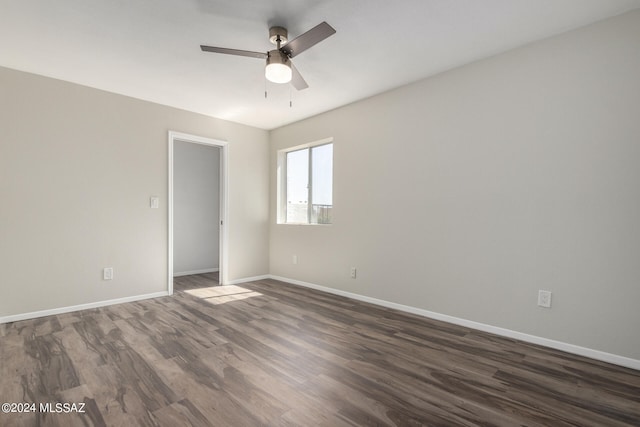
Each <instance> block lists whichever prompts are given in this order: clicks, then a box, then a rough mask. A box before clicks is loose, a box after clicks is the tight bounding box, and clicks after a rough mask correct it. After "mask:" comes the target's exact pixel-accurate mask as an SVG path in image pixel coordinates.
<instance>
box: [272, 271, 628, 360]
mask: <svg viewBox="0 0 640 427" xmlns="http://www.w3.org/2000/svg"><path fill="white" fill-rule="evenodd" d="M270 278H271V279H274V280H279V281H281V282H286V283H290V284H292V285H298V286H303V287H306V288H311V289H316V290H319V291H322V292H327V293H330V294H334V295H340V296H343V297H346V298H351V299H354V300H358V301H364V302H368V303H371V304H375V305H379V306H382V307H388V308H393V309H396V310H399V311H404V312H407V313H411V314H417V315H418V316H423V317H427V318H430V319H435V320H441V321H443V322H448V323H452V324H454V325H459V326H464V327H466V328H471V329H477V330H479V331H484V332H489V333H492V334H496V335H500V336H503V337H507V338H513V339H517V340H520V341H525V342H528V343H532V344H538V345H541V346H544V347H549V348H553V349H556V350H561V351H565V352H567V353H572V354H577V355H579V356H584V357H588V358H590V359H595V360H600V361H603V362H607V363H612V364H614V365H619V366H624V367H626V368H631V369H636V370H640V360H636V359H631V358H629V357H625V356H619V355H617V354H611V353H606V352H604V351H600V350H594V349H591V348H586V347H580V346H577V345H574V344H569V343H565V342H562V341H555V340H552V339H548V338H542V337H538V336H535V335H529V334H525V333H522V332H517V331H512V330H510V329H505V328H500V327H497V326H492V325H487V324H484V323H479V322H474V321H471V320H466V319H461V318H459V317H454V316H449V315H446V314H441V313H436V312H433V311H429V310H423V309H421V308H416V307H411V306H408V305H402V304H397V303H394V302H389V301H385V300H381V299H377V298H371V297H367V296H364V295H359V294H355V293H351V292H346V291H341V290H339V289H333V288H329V287H326V286H321V285H316V284H314V283H309V282H303V281H301V280H295V279H289V278H287V277H281V276H274V275H271V276H270Z"/></svg>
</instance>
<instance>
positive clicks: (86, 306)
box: [0, 291, 169, 323]
mask: <svg viewBox="0 0 640 427" xmlns="http://www.w3.org/2000/svg"><path fill="white" fill-rule="evenodd" d="M167 295H169V293H168V292H167V291H162V292H154V293H152V294H144V295H135V296H132V297H124V298H116V299H110V300H106V301H97V302H91V303H88V304H79V305H72V306H69V307H60V308H52V309H49V310H41V311H32V312H31V313H22V314H14V315H11V316H4V317H0V323H9V322H17V321H18V320H28V319H35V318H37V317H44V316H52V315H55V314H62V313H70V312H72V311H79V310H88V309H90V308H98V307H105V306H107V305H114V304H122V303H125V302H134V301H141V300H145V299H149V298H158V297H164V296H167Z"/></svg>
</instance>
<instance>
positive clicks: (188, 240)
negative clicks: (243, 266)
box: [173, 141, 220, 276]
mask: <svg viewBox="0 0 640 427" xmlns="http://www.w3.org/2000/svg"><path fill="white" fill-rule="evenodd" d="M173 150H174V151H173V167H174V169H173V271H174V273H173V274H174V276H178V275H184V274H189V273H191V274H194V273H195V272H203V271H211V270H216V269H219V267H220V265H219V260H220V226H219V224H220V148H218V147H212V146H208V145H202V144H193V143H188V142H182V141H176V142H175V144H174V149H173Z"/></svg>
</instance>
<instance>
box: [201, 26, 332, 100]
mask: <svg viewBox="0 0 640 427" xmlns="http://www.w3.org/2000/svg"><path fill="white" fill-rule="evenodd" d="M335 32H336V30H334V29H333V27H332V26H331V25H329V24H327V23H326V22H322V23H320V24H318V25H316V26H315V27H313V28H312V29H310V30H309V31H307V32H306V33H303V34H301V35H299V36H298V37H296V38H295V39H293V40H291V41H289V42H288V40H289V38H288V37H289V34H288V32H287V29H286V28H284V27H271V28H270V29H269V41H270V42H271V43H273V44H275V45H276V48H275V49H273V50H270V51H268V52H266V53H263V52H252V51H248V50H238V49H227V48H224V47H214V46H204V45H200V49H202V50H203V51H204V52H214V53H225V54H228V55H238V56H249V57H252V58H259V59H266V60H267V65H266V68H265V77H266V78H267V80H269V81H271V82H274V83H289V82H291V84H292V85H293V87H295V88H296V89H298V90H302V89H306V88H308V87H309V85H308V84H307V82H306V81H305V80H304V79H303V78H302V76H301V75H300V73H299V72H298V70H297V69H296V67H294V66H293V63H292V62H291V58H293V57H295V56H297V55H300V54H301V53H302V52H304V51H305V50H307V49H309V48H310V47H313V46H315V45H316V44H318V43H320V42H321V41H322V40H324V39H326V38H327V37H329V36H331V35H333V34H335Z"/></svg>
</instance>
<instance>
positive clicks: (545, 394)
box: [0, 275, 640, 427]
mask: <svg viewBox="0 0 640 427" xmlns="http://www.w3.org/2000/svg"><path fill="white" fill-rule="evenodd" d="M212 279H214V276H212V275H208V276H207V275H201V276H198V277H194V276H192V277H183V278H178V279H176V283H175V290H176V294H175V295H174V296H172V297H164V298H158V299H153V300H146V301H141V302H135V303H128V304H121V305H116V306H110V307H105V308H99V309H94V310H86V311H81V312H75V313H67V314H61V315H57V316H50V317H46V318H40V319H34V320H28V321H21V322H15V323H9V324H5V325H0V351H1V353H0V361H1V371H0V374H1V375H0V396H1V397H0V401H1V402H28V403H31V402H33V403H36V404H38V405H39V404H40V403H46V402H62V403H65V402H66V403H84V404H85V413H84V414H64V413H51V412H48V413H47V412H36V413H23V414H16V413H9V414H4V413H0V425H1V426H14V425H15V426H36V425H41V426H65V427H66V426H92V425H96V426H101V425H102V426H104V425H108V426H136V425H141V426H187V425H194V426H234V427H238V426H257V425H269V426H353V425H357V426H376V425H380V426H386V425H401V426H418V425H427V426H458V425H459V426H477V425H481V426H492V425H497V426H518V425H526V426H624V425H627V426H629V425H635V426H638V425H640V372H638V371H634V370H630V369H625V368H621V367H616V366H612V365H608V364H606V363H601V362H597V361H592V360H588V359H584V358H581V357H578V356H573V355H568V354H564V353H561V352H558V351H554V350H550V349H546V348H542V347H538V346H535V345H530V344H526V343H521V342H516V341H513V340H510V339H505V338H501V337H497V336H494V335H490V334H487V333H482V332H478V331H474V330H470V329H465V328H462V327H458V326H452V325H449V324H446V323H441V322H436V321H432V320H427V319H424V318H421V317H418V316H413V315H409V314H404V313H400V312H397V311H394V310H390V309H385V308H381V307H377V306H373V305H369V304H365V303H361V302H357V301H353V300H349V299H345V298H341V297H338V296H334V295H329V294H324V293H320V292H316V291H313V290H309V289H304V288H300V287H295V286H292V285H288V284H284V283H281V282H277V281H274V280H264V281H259V282H252V283H247V284H243V285H241V286H223V287H220V286H214V287H209V286H210V285H211V284H212V283H213V282H212ZM203 287H204V288H203Z"/></svg>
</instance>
